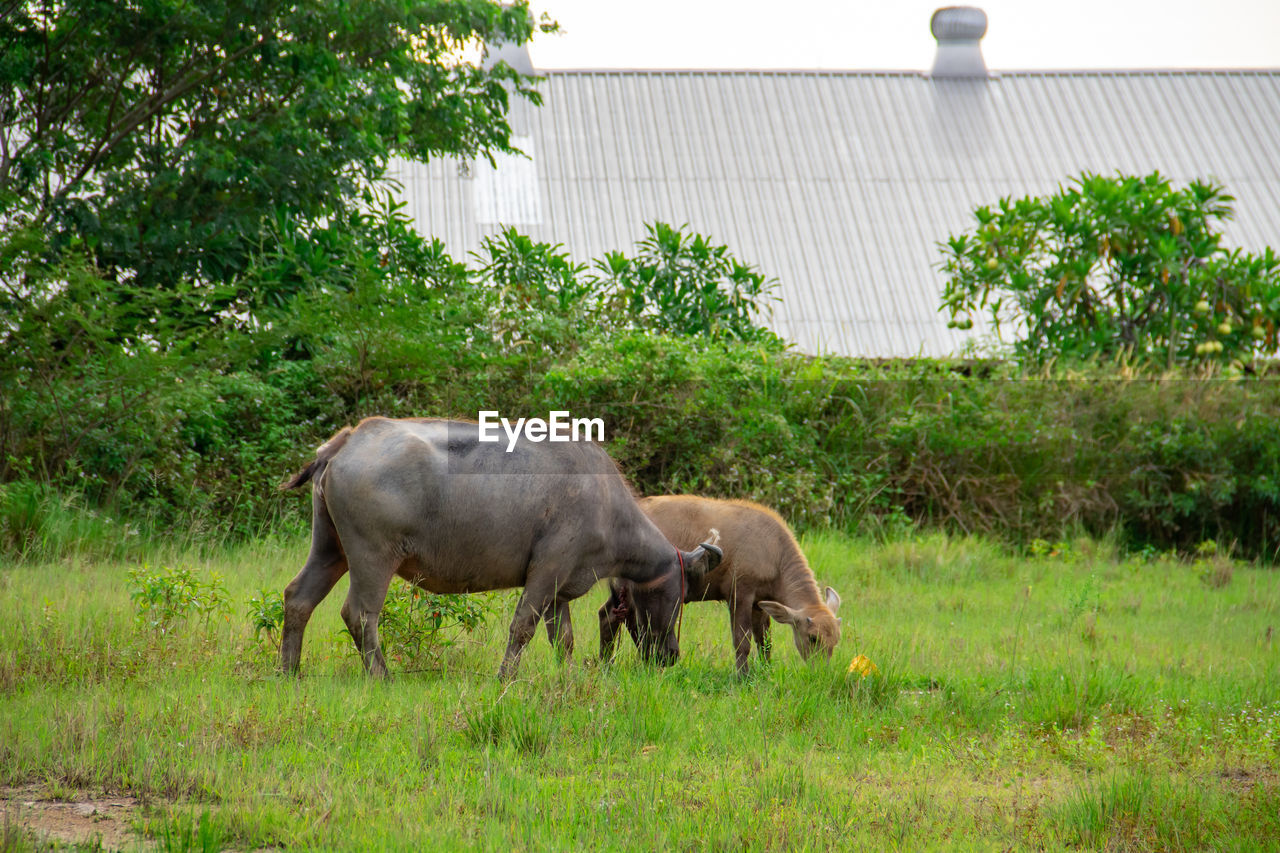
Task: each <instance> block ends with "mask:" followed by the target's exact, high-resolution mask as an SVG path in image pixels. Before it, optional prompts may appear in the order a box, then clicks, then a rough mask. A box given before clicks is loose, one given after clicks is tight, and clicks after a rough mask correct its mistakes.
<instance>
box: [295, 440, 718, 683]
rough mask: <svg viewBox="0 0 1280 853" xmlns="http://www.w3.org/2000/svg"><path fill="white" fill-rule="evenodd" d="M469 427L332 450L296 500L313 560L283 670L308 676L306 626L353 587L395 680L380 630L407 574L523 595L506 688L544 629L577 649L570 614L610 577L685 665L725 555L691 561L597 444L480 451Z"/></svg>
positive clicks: (305, 476) (438, 583) (365, 634)
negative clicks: (308, 520)
mask: <svg viewBox="0 0 1280 853" xmlns="http://www.w3.org/2000/svg"><path fill="white" fill-rule="evenodd" d="M480 438H481V435H480V431H479V426H478V425H477V424H475V423H470V422H466V421H445V420H433V419H403V420H393V419H388V418H368V419H366V420H363V421H361V422H360V423H359V424H358V425H357V426H356V427H355V428H354V429H353V428H350V427H347V428H344V429H343V430H341V431H340V432H338V433H337V434H336V435H334V436H333V438H331V439H329V441H328V442H326V443H325V444H324V445H322V446H321V447H320V449H319V450H318V451H317V453H316V458H315V461H314V462H312V463H311V464H310V465H308V466H307V467H306V468H304V469H303V470H302V471H300V472H299V473H298V474H297V475H296V476H294V477H293V478H292V479H291V480H289V481H288V482H287V483H285V484H284V485H282V486H281V489H292V488H296V487H298V486H301V485H302V484H304V483H306V482H308V481H313V483H314V485H313V487H312V498H311V501H312V531H311V553H310V556H308V557H307V562H306V564H305V565H304V566H303V567H302V570H301V571H300V572H298V575H297V577H295V578H294V579H293V581H292V582H290V584H289V585H288V587H286V588H285V591H284V629H283V631H282V636H281V641H280V663H281V667H282V668H283V669H284V671H285V672H296V671H297V670H298V662H299V659H300V657H301V655H302V634H303V631H304V630H305V629H306V626H307V620H308V619H309V618H310V617H311V613H312V611H314V610H315V608H316V605H318V604H319V603H320V602H321V601H322V600H323V599H324V597H325V596H326V595H328V593H329V590H331V589H332V588H333V586H334V584H335V583H337V582H338V579H339V578H341V577H342V576H343V575H344V574H346V573H347V572H348V571H350V573H351V585H350V591H349V592H348V593H347V600H346V603H345V604H343V606H342V619H343V621H344V622H346V625H347V629H348V630H349V631H350V632H351V636H352V638H353V639H354V640H355V644H356V648H357V649H358V650H359V652H360V655H361V658H362V660H363V661H364V666H365V669H366V670H367V671H368V672H369V673H370V674H373V675H385V674H386V671H387V667H386V660H385V659H384V658H383V656H382V651H381V649H380V648H379V645H378V616H379V614H380V613H381V611H382V605H383V602H384V601H385V599H386V595H387V589H388V588H389V587H390V584H391V579H392V577H393V576H395V575H400V577H402V578H404V579H405V580H407V581H409V582H410V583H415V584H418V585H419V586H421V587H423V588H424V589H427V590H429V591H431V592H436V593H462V592H480V591H483V590H493V589H507V588H512V587H520V586H523V587H524V594H523V595H522V596H521V597H520V602H519V604H517V605H516V612H515V616H514V618H513V619H512V620H511V631H510V637H509V640H508V643H507V650H506V654H505V656H504V657H503V659H502V666H501V669H500V670H499V674H500V675H501V676H502V677H504V678H509V677H510V676H512V675H513V674H514V673H515V671H516V667H517V666H518V665H519V661H520V654H521V652H522V651H523V650H524V647H525V645H526V644H527V643H528V642H529V640H530V639H531V638H532V637H533V634H534V631H535V629H536V627H537V623H538V620H539V619H544V620H545V621H546V624H547V637H548V639H550V641H551V642H552V644H553V645H558V646H559V647H561V648H562V649H563V651H564V652H565V653H566V655H567V654H570V653H571V652H572V648H573V629H572V626H571V625H570V621H569V606H568V605H569V602H570V601H572V600H573V599H575V598H577V597H578V596H580V595H582V594H583V593H585V592H586V591H587V590H589V589H590V588H591V587H592V586H593V585H594V584H595V583H596V581H597V580H599V579H601V578H621V579H625V580H627V581H628V582H630V583H633V584H635V585H636V587H637V588H638V589H643V590H644V591H645V593H646V596H647V597H646V605H645V606H644V607H643V608H641V609H640V611H641V612H639V613H638V614H637V615H638V619H639V626H640V629H641V630H644V631H647V632H648V633H647V635H646V637H647V639H646V642H645V645H644V647H643V649H642V652H643V653H644V656H645V657H646V658H647V659H652V660H656V661H658V662H659V663H663V664H666V663H671V662H673V661H674V660H675V659H676V657H677V656H678V655H679V646H678V641H677V638H676V634H675V624H676V617H677V615H678V613H679V609H680V606H681V604H682V601H681V591H682V589H683V588H684V587H685V586H687V585H689V584H696V583H700V582H701V579H702V576H703V575H704V574H706V573H707V572H708V571H711V570H713V569H714V568H715V567H716V565H717V564H718V563H719V561H720V556H721V552H720V550H719V549H718V548H715V547H714V546H705V547H704V546H699V547H695V548H694V549H692V550H691V551H689V552H682V551H679V550H678V549H677V548H676V547H675V546H674V545H672V544H671V543H670V542H668V541H667V539H666V538H664V537H663V535H662V533H661V532H659V530H658V528H657V527H656V526H655V525H654V524H653V522H651V521H650V520H649V519H648V517H647V516H646V515H645V514H644V513H643V512H642V511H641V510H640V507H639V506H638V505H637V504H636V500H635V497H634V495H633V494H632V492H631V489H630V488H629V487H628V485H627V483H626V481H625V480H624V479H623V477H622V475H621V474H620V473H619V472H618V469H617V467H616V466H615V465H614V462H613V460H612V459H610V458H609V456H608V454H607V453H605V451H604V450H603V449H601V448H600V446H599V445H596V444H592V443H589V442H563V443H545V442H544V443H535V442H530V441H528V440H524V439H522V440H520V441H518V442H516V443H515V445H514V447H513V448H512V450H511V451H510V452H508V451H507V443H506V442H505V441H504V442H501V443H493V442H486V441H481V440H480Z"/></svg>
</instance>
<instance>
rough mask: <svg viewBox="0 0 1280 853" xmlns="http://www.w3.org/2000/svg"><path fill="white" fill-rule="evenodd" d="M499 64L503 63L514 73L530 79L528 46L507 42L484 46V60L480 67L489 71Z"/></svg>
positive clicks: (530, 59) (530, 61)
mask: <svg viewBox="0 0 1280 853" xmlns="http://www.w3.org/2000/svg"><path fill="white" fill-rule="evenodd" d="M499 62H505V63H507V64H508V65H510V66H511V68H512V69H513V70H514V71H518V72H519V73H521V74H524V75H527V76H530V77H532V76H533V73H534V71H533V59H532V58H531V57H530V56H529V45H528V44H527V43H526V44H515V43H513V42H509V41H498V42H490V43H489V44H486V45H485V55H484V60H483V61H482V62H481V64H480V67H481V68H485V69H489V68H492V67H493V66H495V65H497V64H498V63H499Z"/></svg>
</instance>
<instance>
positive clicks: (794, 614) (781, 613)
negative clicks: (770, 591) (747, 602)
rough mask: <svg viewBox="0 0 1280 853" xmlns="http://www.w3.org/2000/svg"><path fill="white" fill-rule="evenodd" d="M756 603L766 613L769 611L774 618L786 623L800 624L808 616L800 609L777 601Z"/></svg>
mask: <svg viewBox="0 0 1280 853" xmlns="http://www.w3.org/2000/svg"><path fill="white" fill-rule="evenodd" d="M756 604H757V605H758V606H759V607H760V609H761V610H763V611H764V612H765V613H768V614H769V615H770V616H771V617H773V619H774V620H776V621H778V622H781V623H783V624H784V625H798V624H800V621H801V620H802V619H807V618H808V617H807V616H805V615H804V614H803V613H801V612H800V611H799V610H792V609H791V608H790V607H788V606H787V605H785V604H779V603H778V602H776V601H757V602H756Z"/></svg>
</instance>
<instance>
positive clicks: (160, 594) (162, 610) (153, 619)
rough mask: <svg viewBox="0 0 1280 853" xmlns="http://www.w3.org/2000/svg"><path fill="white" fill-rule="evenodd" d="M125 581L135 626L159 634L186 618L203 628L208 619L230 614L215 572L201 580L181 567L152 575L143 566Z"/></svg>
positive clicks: (223, 588)
mask: <svg viewBox="0 0 1280 853" xmlns="http://www.w3.org/2000/svg"><path fill="white" fill-rule="evenodd" d="M129 581H130V584H131V587H132V589H131V590H130V592H129V597H130V598H131V599H133V605H134V609H135V610H136V611H137V614H136V615H137V620H138V624H139V625H146V626H148V627H151V628H159V629H160V631H161V632H162V633H163V632H166V631H168V630H169V629H171V628H172V627H173V626H174V625H175V624H176V623H178V622H180V621H182V620H184V619H186V618H187V617H189V616H195V617H197V618H198V619H199V620H200V622H201V623H202V624H205V625H207V624H208V622H209V619H210V618H211V617H212V616H214V615H216V614H218V613H224V614H225V613H228V612H229V611H230V606H229V599H228V597H227V590H226V587H225V586H224V585H223V583H222V578H221V577H219V576H218V575H217V574H216V573H215V574H213V575H211V576H210V578H209V579H208V580H203V579H201V578H200V577H198V576H197V575H196V574H195V573H194V572H192V571H191V570H190V569H188V568H185V567H183V568H176V569H173V568H167V567H166V568H162V569H160V570H159V571H154V572H153V571H151V570H150V569H149V568H148V567H147V566H145V565H143V566H140V567H138V568H135V569H131V570H130V571H129Z"/></svg>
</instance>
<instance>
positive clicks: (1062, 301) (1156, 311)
mask: <svg viewBox="0 0 1280 853" xmlns="http://www.w3.org/2000/svg"><path fill="white" fill-rule="evenodd" d="M1232 201H1233V199H1232V197H1231V196H1229V195H1227V194H1226V193H1225V192H1224V191H1223V189H1222V188H1221V187H1218V186H1216V185H1214V184H1212V183H1204V182H1193V183H1191V184H1189V185H1188V186H1187V187H1186V188H1183V189H1178V188H1175V187H1173V186H1172V185H1171V184H1170V182H1169V181H1168V180H1166V179H1164V178H1162V177H1161V176H1160V175H1159V174H1158V173H1153V174H1150V175H1146V176H1143V177H1131V176H1124V175H1116V176H1114V177H1103V176H1100V175H1095V174H1089V173H1086V174H1084V175H1082V176H1080V177H1079V178H1076V179H1075V180H1073V182H1072V185H1071V186H1070V187H1068V188H1066V189H1060V190H1059V192H1058V193H1056V194H1055V195H1053V196H1050V197H1046V198H1024V199H1021V200H1018V201H1016V202H1015V201H1012V200H1010V199H1004V200H1002V201H1001V202H1000V203H999V205H998V209H997V210H993V209H992V208H990V207H979V208H978V209H976V210H975V211H974V219H975V220H976V221H977V225H976V227H975V228H974V229H973V231H972V232H970V233H967V234H961V235H958V236H954V235H953V236H951V237H949V238H948V239H947V240H946V241H945V242H943V243H940V244H939V246H940V248H941V249H942V252H943V255H944V262H943V265H942V266H943V270H944V271H945V272H946V273H947V275H948V277H949V281H948V283H947V285H946V287H945V289H944V292H943V297H942V307H943V308H944V309H946V310H948V311H949V312H950V314H951V317H952V324H953V325H954V326H958V327H960V328H966V327H967V325H966V324H967V323H968V322H969V321H970V320H971V318H972V315H973V314H974V313H975V312H982V311H988V312H989V313H990V316H991V319H992V321H993V323H994V325H995V327H996V329H997V331H999V330H1000V329H1001V328H1008V327H1010V326H1011V327H1012V328H1013V331H1014V334H1015V337H1016V342H1015V351H1016V352H1017V354H1018V355H1019V357H1020V358H1022V359H1023V360H1024V361H1027V362H1030V363H1043V362H1047V361H1049V360H1052V359H1055V358H1059V357H1064V358H1068V359H1091V358H1105V359H1113V358H1124V359H1131V360H1132V361H1134V362H1137V363H1142V364H1148V365H1152V366H1164V367H1173V366H1174V365H1183V364H1209V363H1212V364H1231V363H1233V362H1237V363H1238V362H1242V361H1245V360H1248V359H1250V358H1251V357H1252V356H1254V355H1255V354H1258V353H1274V352H1275V351H1276V335H1275V326H1276V321H1277V319H1280V312H1277V310H1276V309H1277V308H1280V300H1275V299H1274V295H1275V294H1278V293H1280V264H1277V262H1276V259H1275V257H1274V255H1273V253H1272V252H1271V251H1270V250H1267V251H1266V252H1265V253H1264V254H1263V255H1262V256H1260V257H1255V256H1252V255H1249V254H1247V253H1244V252H1242V251H1240V250H1232V251H1228V250H1226V249H1224V248H1223V247H1222V245H1221V234H1220V231H1219V230H1218V228H1219V227H1220V223H1221V222H1222V221H1224V220H1225V219H1227V218H1228V217H1230V215H1231V202H1232ZM1197 306H1200V310H1197ZM1206 306H1207V308H1206ZM1255 330H1257V331H1255Z"/></svg>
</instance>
